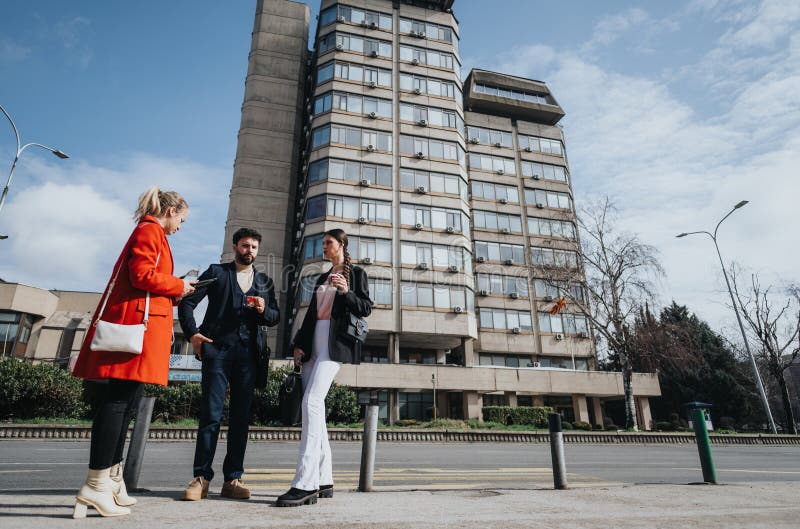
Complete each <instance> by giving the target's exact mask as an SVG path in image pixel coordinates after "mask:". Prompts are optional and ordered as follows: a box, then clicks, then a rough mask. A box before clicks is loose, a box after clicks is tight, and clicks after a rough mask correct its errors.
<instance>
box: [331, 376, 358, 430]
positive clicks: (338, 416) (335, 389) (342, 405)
mask: <svg viewBox="0 0 800 529" xmlns="http://www.w3.org/2000/svg"><path fill="white" fill-rule="evenodd" d="M360 411H361V410H360V408H359V406H358V396H357V395H356V393H355V391H353V390H352V389H350V388H349V387H347V386H342V385H339V384H336V383H334V384H333V385H332V386H331V389H330V391H328V396H327V397H326V398H325V416H326V419H327V420H328V422H338V423H342V422H343V423H350V422H356V421H358V417H359V413H360Z"/></svg>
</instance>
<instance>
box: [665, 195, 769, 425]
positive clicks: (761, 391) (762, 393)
mask: <svg viewBox="0 0 800 529" xmlns="http://www.w3.org/2000/svg"><path fill="white" fill-rule="evenodd" d="M747 203H748V201H747V200H742V201H741V202H739V203H738V204H736V205H735V206H733V209H732V210H731V211H730V212H729V213H728V214H727V215H725V216H724V217H722V220H720V221H719V222H718V223H717V227H716V228H714V233H713V234H711V233H709V232H707V231H690V232H685V233H681V234H679V235H676V237H678V238H679V239H680V238H682V237H686V236H687V235H697V234H700V233H702V234H705V235H708V236H709V237H711V240H712V241H714V247H715V248H716V249H717V256H718V257H719V264H720V266H721V267H722V275H723V277H724V278H725V284H726V285H727V286H728V294H730V296H731V303H732V304H733V312H734V313H735V314H736V321H737V322H739V330H740V331H742V340H744V347H745V349H746V350H747V355H748V356H749V357H750V364H751V365H752V366H753V373H754V374H755V376H756V385H757V386H758V394H759V395H760V396H761V404H763V406H764V410H765V411H766V412H767V419H769V426H770V428H771V429H772V433H778V430H777V428H775V421H774V420H772V412H771V411H770V409H769V401H768V400H767V393H766V392H765V391H764V384H763V383H762V382H761V374H760V373H759V372H758V366H757V365H756V357H755V356H753V352H752V351H751V350H750V344H749V343H748V341H747V333H745V332H744V325H742V318H741V316H739V309H738V307H737V305H736V299H735V298H734V296H733V289H731V282H730V281H729V280H728V273H727V272H726V271H725V263H724V262H723V260H722V254H721V253H720V251H719V244H717V230H719V226H720V224H722V222H723V221H724V220H725V219H727V218H728V217H730V216H731V215H732V214H733V212H734V211H736V210H737V209H739V208H741V207H743V206H745V205H746V204H747Z"/></svg>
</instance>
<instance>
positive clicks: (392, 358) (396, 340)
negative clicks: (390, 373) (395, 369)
mask: <svg viewBox="0 0 800 529" xmlns="http://www.w3.org/2000/svg"><path fill="white" fill-rule="evenodd" d="M389 363H390V364H399V363H400V336H398V335H397V333H389Z"/></svg>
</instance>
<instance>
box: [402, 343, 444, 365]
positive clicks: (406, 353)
mask: <svg viewBox="0 0 800 529" xmlns="http://www.w3.org/2000/svg"><path fill="white" fill-rule="evenodd" d="M400 363H401V364H435V363H436V350H435V349H421V348H405V347H401V348H400Z"/></svg>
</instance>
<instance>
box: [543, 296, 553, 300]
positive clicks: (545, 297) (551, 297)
mask: <svg viewBox="0 0 800 529" xmlns="http://www.w3.org/2000/svg"><path fill="white" fill-rule="evenodd" d="M542 300H543V301H553V296H544V297H543V298H542Z"/></svg>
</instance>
